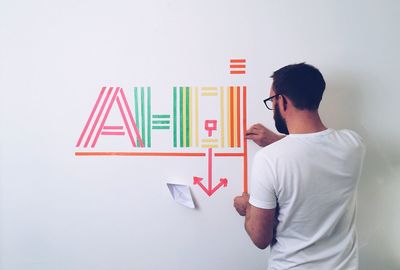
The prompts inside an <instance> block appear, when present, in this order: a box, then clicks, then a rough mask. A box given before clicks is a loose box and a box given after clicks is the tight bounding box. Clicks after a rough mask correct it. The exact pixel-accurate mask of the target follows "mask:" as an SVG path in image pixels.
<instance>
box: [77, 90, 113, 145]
mask: <svg viewBox="0 0 400 270" xmlns="http://www.w3.org/2000/svg"><path fill="white" fill-rule="evenodd" d="M112 90H113V88H112V87H110V88H109V89H108V92H107V95H106V98H105V99H104V101H103V104H102V105H101V108H100V111H99V113H98V114H97V117H96V120H95V121H94V124H93V126H92V128H91V129H90V133H89V136H88V137H87V139H86V142H85V145H84V146H83V147H87V146H88V144H89V142H90V139H91V138H92V135H93V131H94V129H95V128H96V126H97V123H98V122H99V119H100V116H101V114H102V113H103V110H104V107H105V106H106V103H107V100H108V98H109V97H110V95H111V92H112Z"/></svg>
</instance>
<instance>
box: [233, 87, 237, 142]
mask: <svg viewBox="0 0 400 270" xmlns="http://www.w3.org/2000/svg"><path fill="white" fill-rule="evenodd" d="M237 128H238V127H237V92H236V87H235V86H234V87H233V141H232V145H233V147H237V132H236V131H237Z"/></svg>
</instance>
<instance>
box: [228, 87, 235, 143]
mask: <svg viewBox="0 0 400 270" xmlns="http://www.w3.org/2000/svg"><path fill="white" fill-rule="evenodd" d="M229 92H230V93H229V146H230V147H233V120H234V119H233V86H231V87H229Z"/></svg>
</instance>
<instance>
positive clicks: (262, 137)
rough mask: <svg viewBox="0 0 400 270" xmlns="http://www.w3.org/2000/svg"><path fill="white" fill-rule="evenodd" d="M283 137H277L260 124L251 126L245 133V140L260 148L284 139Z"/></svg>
mask: <svg viewBox="0 0 400 270" xmlns="http://www.w3.org/2000/svg"><path fill="white" fill-rule="evenodd" d="M284 137H285V136H283V135H278V134H276V133H274V132H272V131H271V130H269V129H268V128H266V127H264V126H263V125H261V124H255V125H252V126H251V127H250V128H249V129H248V130H247V131H246V139H248V140H252V141H254V142H255V143H256V144H258V145H259V146H261V147H265V146H267V145H270V144H271V143H274V142H276V141H279V140H280V139H282V138H284Z"/></svg>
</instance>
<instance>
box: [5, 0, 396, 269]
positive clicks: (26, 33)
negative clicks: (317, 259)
mask: <svg viewBox="0 0 400 270" xmlns="http://www.w3.org/2000/svg"><path fill="white" fill-rule="evenodd" d="M399 11H400V4H399V2H398V1H389V0H387V1H136V2H134V1H112V2H111V1H108V2H106V1H44V0H38V1H24V2H23V1H9V0H3V1H1V2H0V87H1V90H0V104H1V106H0V117H1V118H0V124H1V131H2V132H0V142H1V144H0V151H1V152H0V154H1V156H0V181H1V182H0V184H1V185H0V192H1V194H0V203H1V205H0V207H1V208H0V211H1V212H0V269H2V270H3V269H4V270H14V269H41V270H43V269H244V268H246V269H249V268H251V269H265V266H266V262H267V256H268V255H267V252H265V251H259V250H257V249H256V248H255V247H254V246H253V245H252V243H251V242H250V240H249V239H248V237H247V235H246V234H245V232H244V230H243V220H242V218H241V217H239V216H237V215H236V213H235V211H234V210H233V208H232V199H233V197H234V196H235V195H237V194H239V193H240V192H241V185H242V184H241V175H242V164H241V163H240V162H239V161H237V160H235V159H231V160H224V161H221V162H220V163H219V164H216V165H215V166H216V169H215V170H214V171H215V174H216V175H226V176H227V177H228V179H231V181H230V182H229V185H228V187H227V188H226V189H224V190H221V191H220V192H217V193H216V194H215V195H213V196H212V197H208V196H205V194H204V193H203V192H202V191H201V190H200V189H199V188H198V187H194V186H193V185H192V176H193V175H194V174H198V175H204V174H206V171H207V169H206V165H205V163H204V162H203V161H199V160H198V159H189V158H188V159H182V158H169V159H166V158H161V157H149V158H137V157H98V158H78V157H76V156H74V152H75V150H76V149H75V143H76V140H77V138H78V137H79V134H80V132H81V130H82V128H83V125H84V123H85V121H86V119H87V117H88V115H89V113H90V110H91V106H92V105H93V102H94V100H95V98H96V97H97V95H98V93H99V90H100V88H101V86H103V85H112V86H122V87H124V89H125V90H126V91H127V92H128V89H132V87H133V86H140V85H151V86H152V87H153V89H154V91H155V92H153V93H154V94H153V96H157V95H159V96H162V95H165V93H166V92H168V91H170V87H171V86H172V85H187V84H189V85H229V84H239V85H246V86H247V87H248V102H247V104H248V107H249V108H248V122H249V124H250V123H255V122H262V123H264V124H265V125H267V126H269V127H271V128H273V121H272V115H271V113H270V112H268V111H266V110H265V108H264V105H263V104H262V102H261V101H262V99H263V98H265V97H266V96H267V95H268V88H269V84H270V83H271V81H270V79H269V75H270V74H271V73H272V72H273V71H274V70H276V69H277V68H279V67H281V66H283V65H287V64H291V63H296V62H301V61H306V62H308V63H311V64H314V65H315V66H317V67H318V68H319V69H320V70H321V71H322V73H323V74H324V76H325V79H326V81H327V91H326V95H325V97H324V100H323V102H322V104H321V112H322V116H323V118H324V119H325V122H326V123H327V124H328V125H329V126H331V127H334V128H351V129H354V130H356V131H357V132H359V133H360V134H361V135H362V136H363V137H364V138H365V140H366V142H367V147H368V152H367V156H366V161H365V166H364V171H363V176H362V180H361V182H360V187H359V200H358V209H359V211H358V213H359V217H358V228H359V236H360V241H359V242H360V269H371V270H375V269H399V268H400V255H399V254H400V236H399V234H398V232H397V228H399V226H400V211H399V207H398V205H399V203H400V201H399V200H400V199H399V196H398V194H399V190H400V184H399V178H400V166H399V165H400V154H399V149H400V142H399V138H400V125H399V124H400V121H399V120H398V118H397V116H396V114H397V115H398V113H399V106H398V101H399V100H400V94H399V84H400V79H399V76H398V74H397V73H398V66H397V63H398V62H399V60H400V59H399V52H398V48H400V46H399V45H400V44H399V43H400V38H399V32H398V26H399V25H400V17H399V16H398V14H399ZM236 57H240V58H242V57H243V58H246V59H247V64H248V68H247V74H246V76H245V77H234V76H230V75H229V74H228V73H227V66H228V61H229V59H230V58H236ZM157 91H159V92H158V94H157ZM168 102H169V101H165V102H163V101H162V100H160V99H159V100H158V101H157V106H159V108H160V109H162V108H165V109H166V108H169V107H170V103H168ZM256 150H257V147H256V146H254V145H253V144H249V155H250V157H251V156H253V155H254V153H255V152H256ZM250 162H251V160H250ZM169 179H171V180H174V181H175V182H180V183H185V184H188V185H191V189H192V192H193V195H194V197H195V199H196V203H197V205H198V208H197V209H196V210H190V209H186V208H184V207H181V206H179V205H177V204H175V203H174V202H173V201H172V200H171V199H170V195H169V194H168V190H167V188H166V186H165V182H166V181H167V180H169Z"/></svg>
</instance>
